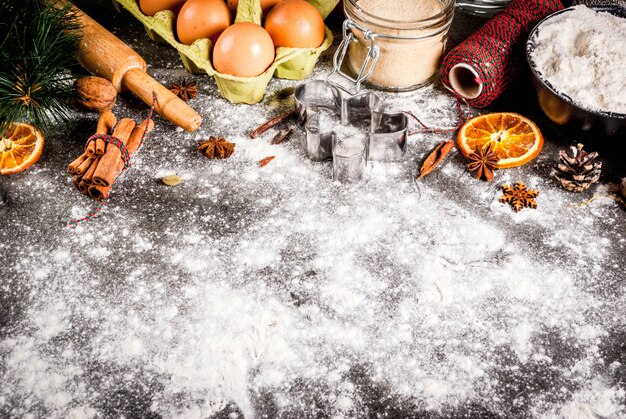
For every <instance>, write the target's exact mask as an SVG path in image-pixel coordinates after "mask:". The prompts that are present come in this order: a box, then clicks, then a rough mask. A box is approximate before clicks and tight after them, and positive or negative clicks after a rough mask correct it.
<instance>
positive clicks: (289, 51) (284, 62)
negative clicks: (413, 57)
mask: <svg viewBox="0 0 626 419" xmlns="http://www.w3.org/2000/svg"><path fill="white" fill-rule="evenodd" d="M307 1H308V2H309V3H310V4H311V5H312V6H314V7H315V8H316V9H317V10H318V11H319V12H320V13H321V15H322V17H323V18H326V17H327V16H328V15H329V14H330V12H331V11H332V10H333V9H334V8H335V6H336V5H337V4H338V3H339V0H307ZM113 3H114V4H115V5H116V7H117V9H118V10H121V9H122V8H123V9H125V10H127V11H128V12H130V14H132V15H133V16H134V17H135V18H136V19H137V20H139V21H140V22H141V23H142V24H143V26H144V28H145V29H146V32H147V34H148V36H149V37H150V39H152V40H153V41H156V42H160V43H167V44H169V45H171V46H173V47H174V48H176V50H177V51H178V53H179V55H180V58H181V60H182V62H183V65H184V66H185V68H186V69H187V70H189V71H190V72H192V73H206V74H208V75H209V76H211V77H213V78H214V79H215V83H216V84H217V87H218V88H219V91H220V93H221V94H222V96H223V97H224V98H225V99H227V100H229V101H230V102H233V103H248V104H254V103H258V102H260V101H261V100H262V99H263V96H264V95H265V90H266V89H267V85H268V83H269V82H270V80H271V79H272V77H277V78H281V79H288V80H303V79H305V78H307V77H308V76H309V75H311V73H312V72H313V68H314V67H315V64H316V63H317V60H318V58H319V57H320V55H321V54H322V52H324V51H325V50H327V49H328V48H329V47H330V45H331V44H332V42H333V35H332V33H331V31H330V29H328V27H327V26H324V29H325V31H326V36H325V38H324V42H322V45H320V46H319V47H318V48H284V47H280V48H277V49H276V58H275V60H274V63H273V64H272V65H271V66H270V67H269V68H268V69H267V70H266V71H265V72H264V73H262V74H260V75H258V76H256V77H237V76H232V75H230V74H222V73H219V72H217V71H216V70H215V69H214V68H213V65H212V64H211V59H210V57H211V50H212V47H213V44H212V42H211V41H210V40H209V39H207V38H204V39H198V40H197V41H195V42H194V43H193V44H191V45H185V44H182V43H180V42H178V40H177V39H176V15H175V14H174V12H172V11H171V10H163V11H161V12H158V13H156V14H155V15H154V16H146V15H144V14H143V13H142V12H141V10H140V9H139V2H138V0H113ZM262 14H263V12H262V10H261V1H260V0H240V1H239V6H238V8H237V14H236V18H235V22H253V23H256V24H259V25H260V24H261V22H262V17H263V16H262Z"/></svg>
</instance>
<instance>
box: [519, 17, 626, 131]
mask: <svg viewBox="0 0 626 419" xmlns="http://www.w3.org/2000/svg"><path fill="white" fill-rule="evenodd" d="M526 56H527V59H528V63H529V65H530V69H531V72H532V74H533V79H534V83H535V87H536V88H537V95H538V98H539V104H540V106H541V109H542V110H543V111H544V113H545V114H546V115H547V116H548V117H549V118H550V119H551V120H552V121H554V122H555V123H557V124H560V125H577V126H578V127H580V128H582V129H583V130H591V129H600V130H602V131H604V132H605V133H606V134H607V135H617V134H618V133H620V134H623V133H626V10H624V9H621V8H619V7H594V8H588V7H586V6H575V7H570V8H568V9H564V10H560V11H558V12H556V13H554V14H552V15H550V16H548V17H547V18H545V19H544V20H542V21H541V22H540V23H539V24H538V25H537V26H536V27H535V28H534V29H533V31H532V32H531V33H530V36H529V38H528V42H527V44H526Z"/></svg>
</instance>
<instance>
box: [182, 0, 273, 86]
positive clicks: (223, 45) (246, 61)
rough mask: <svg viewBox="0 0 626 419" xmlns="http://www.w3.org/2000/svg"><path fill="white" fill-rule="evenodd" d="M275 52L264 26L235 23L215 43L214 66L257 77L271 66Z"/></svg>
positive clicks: (223, 71) (224, 70) (244, 75)
mask: <svg viewBox="0 0 626 419" xmlns="http://www.w3.org/2000/svg"><path fill="white" fill-rule="evenodd" d="M190 1H191V0H190ZM275 54H276V51H275V50H274V44H273V43H272V38H271V37H270V36H269V34H268V33H267V31H266V30H265V29H263V28H262V27H261V26H259V25H257V24H255V23H249V22H240V23H235V24H234V25H233V26H231V27H230V28H228V29H226V30H225V31H224V32H223V33H222V35H221V36H220V37H219V39H218V40H217V42H216V43H215V47H214V48H213V67H214V68H215V69H216V70H217V71H218V72H220V73H223V74H230V75H233V76H239V77H254V76H258V75H259V74H261V73H263V72H264V71H265V70H267V68H268V67H269V66H270V65H272V63H273V62H274V56H275Z"/></svg>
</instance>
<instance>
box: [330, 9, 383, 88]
mask: <svg viewBox="0 0 626 419" xmlns="http://www.w3.org/2000/svg"><path fill="white" fill-rule="evenodd" d="M353 29H356V30H358V31H360V32H361V33H363V39H365V40H366V41H369V46H368V47H367V55H366V57H365V60H364V61H363V65H362V66H361V69H360V70H359V74H358V75H357V77H356V78H355V77H354V76H352V75H351V74H348V73H346V72H345V71H343V70H342V69H341V67H342V65H343V62H344V59H345V58H346V54H347V52H348V47H349V46H350V44H351V43H352V42H360V41H359V40H358V39H357V38H356V36H355V35H354V33H353ZM376 36H377V35H376V33H374V32H372V31H371V30H369V29H365V28H363V27H362V26H360V25H359V24H357V23H356V22H355V21H353V20H352V19H346V20H344V22H343V40H342V41H341V43H340V44H339V47H337V51H336V52H335V56H334V57H333V71H332V72H331V73H330V74H329V75H328V76H326V81H329V79H330V77H331V76H333V75H334V74H338V75H339V76H342V77H343V78H345V79H348V80H349V81H351V82H353V83H355V84H356V93H359V91H360V90H361V84H363V82H364V81H366V80H367V79H368V78H369V77H370V76H371V75H372V73H373V72H374V67H376V63H377V62H378V57H379V56H380V48H379V47H378V46H377V45H376Z"/></svg>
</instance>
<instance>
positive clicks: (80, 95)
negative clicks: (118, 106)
mask: <svg viewBox="0 0 626 419" xmlns="http://www.w3.org/2000/svg"><path fill="white" fill-rule="evenodd" d="M74 92H75V93H76V102H78V104H79V105H81V106H82V107H83V108H85V109H87V110H90V111H96V112H102V111H105V110H107V109H111V108H112V107H113V106H114V105H115V98H116V97H117V91H116V90H115V86H113V83H111V82H110V81H108V80H107V79H103V78H102V77H96V76H87V77H81V78H79V79H77V80H76V81H75V82H74Z"/></svg>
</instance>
